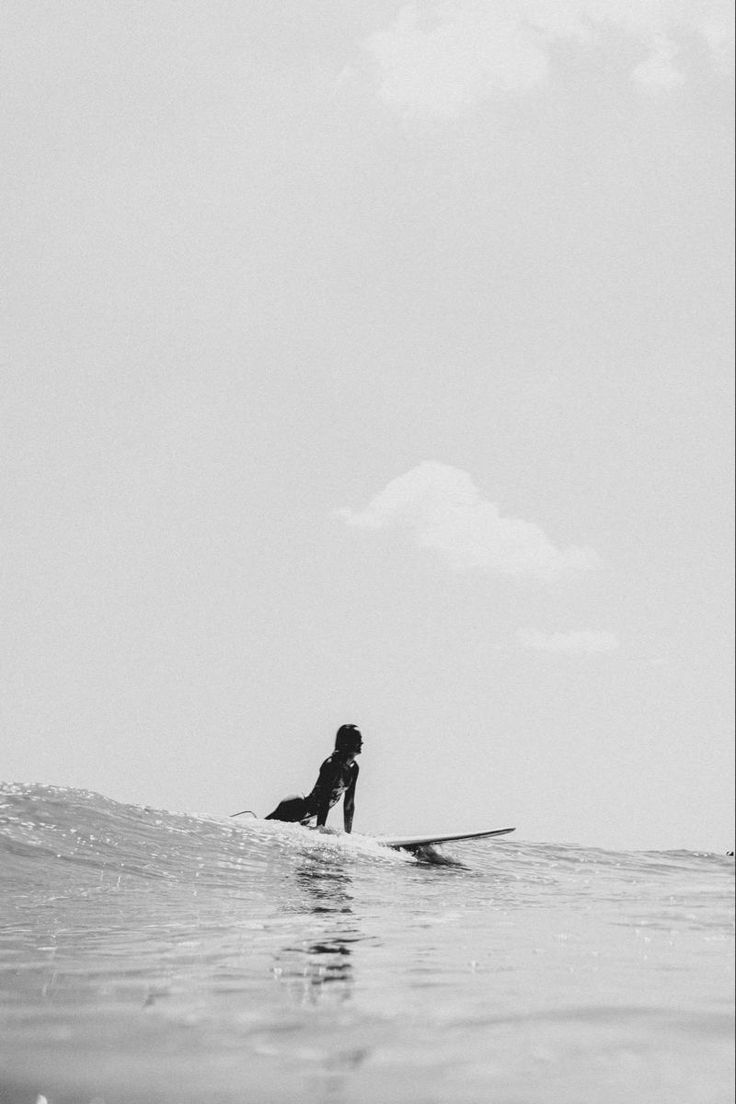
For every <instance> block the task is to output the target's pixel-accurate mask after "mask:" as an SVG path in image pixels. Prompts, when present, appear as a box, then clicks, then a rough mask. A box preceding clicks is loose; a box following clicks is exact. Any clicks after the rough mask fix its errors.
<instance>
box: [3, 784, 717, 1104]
mask: <svg viewBox="0 0 736 1104" xmlns="http://www.w3.org/2000/svg"><path fill="white" fill-rule="evenodd" d="M519 834H520V833H519ZM442 857H444V859H445V861H444V862H443V861H440V860H441V859H442ZM733 876H734V867H733V860H732V859H729V858H727V857H725V856H719V855H713V854H697V853H694V852H686V851H679V852H666V853H652V852H650V853H640V852H628V853H621V854H617V853H613V852H607V851H601V850H595V849H590V848H581V847H571V846H560V845H557V844H553V843H549V844H542V843H530V842H526V841H524V840H523V839H521V838H516V837H514V836H509V837H504V838H503V839H498V840H492V841H485V842H483V841H481V842H476V843H468V844H459V845H453V846H452V847H445V848H443V849H442V851H441V852H439V853H438V854H437V856H433V855H432V854H431V853H428V854H427V855H426V856H425V857H423V858H422V857H420V858H415V857H412V856H410V855H407V854H402V853H400V852H394V851H391V850H389V849H387V848H385V847H382V846H380V845H379V844H378V843H376V842H375V841H373V840H371V839H370V838H367V837H361V836H359V835H357V834H354V835H353V836H352V837H345V836H340V835H324V834H321V833H317V832H309V831H307V830H306V829H303V828H300V827H298V826H295V825H282V824H275V823H272V822H265V821H255V820H249V819H247V818H241V819H240V820H239V821H233V820H229V821H228V820H227V819H226V818H221V819H217V818H201V817H194V816H185V815H181V814H174V813H168V812H161V811H159V810H155V809H143V808H139V807H136V806H130V805H122V804H119V803H116V802H114V801H111V800H109V799H107V798H105V797H101V796H100V795H98V794H93V793H87V792H82V791H78V790H67V789H60V788H53V787H47V786H22V785H11V786H8V785H6V786H3V787H0V929H1V931H0V1102H1V1104H44V1102H48V1104H195V1102H196V1104H269V1102H280V1101H292V1100H297V1101H299V1104H313V1102H314V1104H317V1102H320V1104H321V1102H326V1104H327V1102H329V1104H362V1102H380V1104H392V1102H397V1104H398V1102H401V1104H404V1102H406V1104H409V1102H412V1104H450V1102H452V1104H463V1102H468V1104H471V1102H473V1104H475V1102H477V1104H548V1102H549V1104H552V1102H554V1104H614V1102H615V1104H619V1102H626V1104H639V1102H641V1104H725V1102H726V1101H730V1100H732V1098H733V992H734V981H733V958H734V956H733V950H734V945H733V919H734V915H733Z"/></svg>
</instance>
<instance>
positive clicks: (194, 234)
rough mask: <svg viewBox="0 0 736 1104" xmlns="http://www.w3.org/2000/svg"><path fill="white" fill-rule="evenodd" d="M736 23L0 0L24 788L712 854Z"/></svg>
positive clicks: (343, 6)
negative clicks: (352, 805) (339, 770)
mask: <svg viewBox="0 0 736 1104" xmlns="http://www.w3.org/2000/svg"><path fill="white" fill-rule="evenodd" d="M730 9H731V4H730V3H726V2H722V0H688V2H684V0H671V2H670V0H656V2H655V0H628V2H627V0H455V2H442V3H439V2H434V0H425V2H422V3H416V4H403V3H400V2H395V0H370V2H369V0H356V2H354V3H345V0H321V2H319V3H317V2H315V0H284V2H282V3H279V4H273V3H272V2H271V0H268V2H266V0H248V2H247V3H245V4H243V3H240V2H235V0H232V2H231V0H217V2H216V0H210V2H207V3H202V2H198V3H193V2H190V0H179V2H178V3H176V4H170V3H164V2H161V0H145V2H144V0H138V2H133V0H131V2H125V0H123V2H121V0H96V2H95V3H94V4H90V3H87V2H85V3H81V2H78V0H64V2H63V3H56V2H52V0H48V2H40V0H6V3H5V4H4V5H3V15H2V20H3V27H2V41H3V44H4V45H3V49H4V54H5V57H4V61H3V76H2V85H3V88H2V91H3V99H4V103H5V107H4V111H3V123H2V125H3V131H4V133H3V142H4V148H5V164H6V171H5V172H4V173H3V175H2V181H1V182H0V188H1V189H2V201H1V203H0V208H1V209H2V218H3V228H4V247H3V262H2V273H3V283H4V293H3V313H4V323H3V331H4V338H3V344H4V349H3V356H2V396H1V400H2V401H1V410H0V416H1V418H2V426H1V427H0V456H1V462H2V467H1V470H0V494H1V497H2V505H3V515H4V520H3V531H2V572H1V573H0V586H1V587H2V612H1V614H0V643H1V645H2V668H1V677H2V687H1V689H0V724H1V725H2V745H3V747H2V763H3V765H2V777H3V778H4V779H5V780H8V781H10V780H15V781H25V782H45V783H50V784H56V785H65V786H79V787H84V788H87V789H91V790H97V791H100V792H101V793H104V794H106V795H108V796H110V797H114V798H117V799H121V800H126V801H132V802H136V803H148V804H151V805H156V806H158V807H165V808H174V809H179V810H190V811H198V812H209V813H217V814H227V813H230V812H233V811H235V810H236V809H240V808H243V807H246V806H248V807H250V808H254V809H256V810H257V811H258V812H260V813H265V812H267V811H268V810H269V809H270V808H272V807H273V805H274V804H275V803H276V801H277V800H279V799H280V798H281V797H283V796H285V795H286V794H289V793H293V792H298V791H300V790H301V791H303V790H306V789H309V788H311V785H312V783H313V782H314V779H315V777H316V772H317V769H318V767H319V764H320V762H321V760H322V758H323V757H324V756H325V755H326V754H327V753H328V752H329V751H330V749H331V746H332V738H333V736H334V732H335V730H336V728H337V726H338V725H339V724H340V723H342V722H352V723H356V724H358V725H359V726H360V727H361V728H362V730H363V733H364V741H365V747H364V753H363V756H362V759H361V780H360V783H359V789H358V794H357V805H356V821H355V828H356V830H357V831H365V832H370V831H375V832H379V831H385V832H389V831H401V832H406V833H410V832H426V831H430V830H433V829H435V828H437V829H448V830H461V829H464V828H467V829H468V830H473V829H475V830H479V829H482V828H485V827H503V826H506V825H516V826H517V828H518V835H519V837H525V838H528V839H536V840H549V841H572V842H580V843H584V844H591V845H600V846H606V847H621V848H679V847H686V848H692V849H698V848H709V849H713V850H717V851H722V850H725V849H726V848H730V847H732V846H733V812H732V795H733V723H732V708H733V706H732V691H731V684H732V673H731V672H732V663H733V646H732V609H733V587H732V581H731V579H732V572H731V542H732V534H733V513H732V507H731V502H732V486H733V484H732V462H731V455H732V434H731V424H732V413H733V405H732V384H731V364H732V330H733V321H732V308H731V301H732V275H731V274H732V246H731V242H732V234H733V226H732V209H733V195H732V185H731V157H732V140H731V134H732V125H733V124H732V108H731V103H732V97H733V28H732V24H731V14H730ZM341 819H342V818H341V816H337V815H336V814H335V813H333V814H332V818H331V822H332V823H335V824H336V825H340V824H341Z"/></svg>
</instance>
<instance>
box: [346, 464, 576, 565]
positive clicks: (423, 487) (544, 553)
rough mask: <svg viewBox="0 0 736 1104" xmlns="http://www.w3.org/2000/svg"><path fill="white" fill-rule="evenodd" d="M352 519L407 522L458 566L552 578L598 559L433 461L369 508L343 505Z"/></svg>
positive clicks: (421, 541)
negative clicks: (553, 537) (507, 511)
mask: <svg viewBox="0 0 736 1104" xmlns="http://www.w3.org/2000/svg"><path fill="white" fill-rule="evenodd" d="M339 516H340V517H342V518H343V520H344V521H346V522H347V523H348V524H349V525H355V526H358V527H360V528H363V529H393V528H401V529H404V530H407V531H408V532H409V533H410V534H411V535H412V536H413V538H414V540H415V541H416V543H417V544H418V545H419V546H420V547H421V548H429V549H431V550H432V551H433V552H436V553H437V554H438V555H439V556H440V557H441V558H442V559H444V560H445V561H446V562H447V563H449V564H450V566H451V567H453V568H455V569H456V570H469V569H473V568H477V569H481V570H485V571H488V572H490V573H492V574H497V575H512V576H532V577H536V578H539V579H545V580H549V579H553V578H554V577H555V576H557V575H560V574H561V573H563V572H566V571H569V570H576V569H585V568H592V567H595V566H597V564H598V557H597V555H596V553H595V552H594V551H593V550H592V549H591V548H584V547H577V546H572V547H570V548H564V549H559V548H556V547H555V546H554V545H553V544H552V542H551V541H550V540H549V538H548V537H547V536H546V534H545V533H544V532H543V531H542V529H540V528H539V526H538V525H534V524H533V523H532V522H529V521H523V520H522V519H520V518H507V517H502V516H501V514H500V513H499V509H498V506H497V505H496V504H495V503H494V502H489V501H488V500H487V499H484V498H483V497H482V495H481V493H480V491H479V490H478V488H477V487H476V486H475V484H474V483H473V481H472V479H471V477H470V476H469V475H468V473H467V472H464V471H461V470H459V469H458V468H453V467H450V466H449V465H447V464H440V463H437V462H434V461H427V462H425V463H423V464H419V466H418V467H416V468H412V469H411V471H408V472H407V473H406V474H405V475H402V476H399V477H398V478H397V479H393V480H392V481H391V482H390V483H389V484H388V486H387V487H385V488H384V490H383V491H381V492H380V494H378V495H376V497H375V498H374V499H373V500H372V501H371V502H370V503H369V504H368V506H367V507H366V508H365V509H364V510H350V509H345V510H340V511H339Z"/></svg>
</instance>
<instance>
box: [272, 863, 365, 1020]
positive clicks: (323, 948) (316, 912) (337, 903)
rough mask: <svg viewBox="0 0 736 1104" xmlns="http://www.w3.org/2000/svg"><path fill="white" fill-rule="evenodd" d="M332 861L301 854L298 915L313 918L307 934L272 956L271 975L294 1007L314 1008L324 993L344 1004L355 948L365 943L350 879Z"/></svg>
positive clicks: (350, 984) (350, 985) (350, 983)
mask: <svg viewBox="0 0 736 1104" xmlns="http://www.w3.org/2000/svg"><path fill="white" fill-rule="evenodd" d="M335 864H336V860H335V859H334V858H331V860H330V865H329V866H327V865H326V863H325V861H324V860H320V859H317V858H314V857H312V856H305V858H304V861H303V863H302V865H301V866H300V868H299V869H298V870H297V871H295V873H294V879H295V883H296V891H297V893H298V895H299V906H300V907H299V912H300V913H301V914H302V915H303V916H306V917H307V918H309V919H310V920H313V921H314V923H310V924H309V929H308V930H309V931H310V934H309V935H308V936H307V937H306V938H305V939H303V940H301V941H300V942H299V943H296V944H295V943H293V942H292V943H289V944H288V945H287V946H285V947H284V948H283V949H282V950H281V951H280V952H279V953H278V954H277V955H276V957H275V961H274V967H273V972H274V976H275V977H276V978H278V980H279V981H280V982H281V983H282V984H285V985H286V987H287V989H288V991H289V993H290V995H291V996H292V997H293V998H294V999H295V1000H296V1001H297V1002H298V1003H301V1004H303V1003H309V1004H316V1003H317V1002H318V1001H320V1000H322V999H323V998H324V997H325V996H326V995H327V994H328V993H329V995H330V997H331V998H332V999H337V1000H338V1001H346V1000H348V999H349V998H350V996H351V993H352V988H353V984H354V980H355V979H354V957H353V953H354V950H355V948H356V945H357V944H358V943H360V942H362V940H363V939H364V936H363V933H362V932H361V930H360V928H359V926H358V923H357V920H356V917H355V913H354V911H353V895H352V894H351V893H350V889H351V887H352V878H351V877H350V875H349V874H348V873H347V872H346V871H345V869H343V868H342V867H339V866H336V865H335Z"/></svg>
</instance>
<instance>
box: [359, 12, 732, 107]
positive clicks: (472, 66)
mask: <svg viewBox="0 0 736 1104" xmlns="http://www.w3.org/2000/svg"><path fill="white" fill-rule="evenodd" d="M612 27H613V28H618V29H619V30H621V31H623V33H624V34H626V35H628V36H629V37H631V38H632V39H634V40H636V41H638V42H640V43H641V44H642V45H643V46H644V47H645V48H646V49H647V50H648V51H649V54H648V57H647V59H646V60H645V61H644V62H643V63H642V64H641V65H639V66H638V67H637V68H636V69H635V70H634V72H633V73H632V78H633V79H634V80H635V81H636V82H637V83H638V84H640V85H643V86H648V87H650V88H659V89H663V90H664V89H670V88H674V87H677V86H678V85H680V84H681V83H682V81H683V76H682V74H681V73H680V71H679V70H678V69H677V67H676V66H675V64H674V58H675V56H676V53H677V50H676V47H675V46H674V44H673V39H674V38H676V37H678V36H680V37H681V36H683V35H684V36H687V37H690V36H697V37H698V38H700V40H701V41H702V42H704V43H705V44H706V46H707V47H708V48H709V51H710V54H711V57H712V59H713V63H714V65H715V66H716V67H717V68H718V69H719V70H721V71H723V72H729V71H731V70H732V68H733V15H732V0H731V2H730V3H727V2H726V0H704V2H702V3H692V4H682V3H679V2H677V0H635V2H634V3H624V4H622V3H621V0H555V2H551V0H542V2H541V3H540V2H539V0H516V2H515V3H514V4H513V5H508V4H504V5H501V4H498V3H497V0H453V2H447V0H422V3H421V4H420V3H417V2H414V3H408V4H405V5H404V6H403V7H402V8H400V9H399V11H398V13H397V15H396V17H395V19H394V21H393V22H392V23H391V24H390V25H389V26H388V27H386V28H385V29H383V30H381V31H378V32H375V33H374V34H372V35H371V36H370V37H369V38H368V39H367V41H366V43H365V51H366V53H367V54H368V56H369V57H370V58H371V60H372V62H373V66H374V68H375V70H376V73H377V90H378V95H379V96H380V97H381V99H382V100H383V101H384V102H385V103H386V104H388V105H389V106H390V107H391V108H392V109H393V110H395V111H397V112H398V113H399V114H402V115H404V116H406V117H411V116H434V117H440V118H441V117H453V116H456V115H458V114H459V113H460V112H461V111H463V110H466V109H468V108H470V107H472V106H474V105H475V104H477V103H481V102H483V101H484V100H488V99H490V98H492V97H494V96H497V95H501V94H507V93H522V92H524V91H526V90H528V89H531V88H533V87H535V86H537V85H539V84H540V83H541V82H542V81H544V80H545V79H546V77H547V75H548V73H549V71H550V69H551V67H552V64H553V57H554V52H555V48H556V47H557V45H558V44H559V43H563V42H570V41H577V42H584V43H590V42H591V41H594V40H595V38H596V37H597V36H600V35H602V34H604V33H605V32H606V31H607V30H610V28H612Z"/></svg>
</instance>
